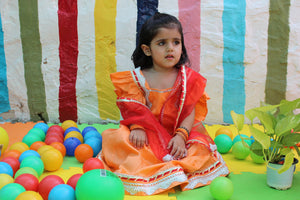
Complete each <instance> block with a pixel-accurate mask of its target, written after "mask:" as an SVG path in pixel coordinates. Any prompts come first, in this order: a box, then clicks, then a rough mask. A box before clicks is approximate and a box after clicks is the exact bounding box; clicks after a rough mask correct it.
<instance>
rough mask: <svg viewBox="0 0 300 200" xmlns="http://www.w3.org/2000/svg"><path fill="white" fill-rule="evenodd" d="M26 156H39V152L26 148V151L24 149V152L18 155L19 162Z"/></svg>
mask: <svg viewBox="0 0 300 200" xmlns="http://www.w3.org/2000/svg"><path fill="white" fill-rule="evenodd" d="M28 156H36V157H38V158H40V157H41V156H40V154H39V153H38V152H36V151H34V150H27V151H24V152H23V153H22V154H21V155H20V157H19V161H20V163H21V162H22V160H23V159H24V158H26V157H28Z"/></svg>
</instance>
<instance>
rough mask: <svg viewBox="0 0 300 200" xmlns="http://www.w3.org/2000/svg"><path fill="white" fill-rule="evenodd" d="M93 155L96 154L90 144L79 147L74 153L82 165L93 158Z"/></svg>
mask: <svg viewBox="0 0 300 200" xmlns="http://www.w3.org/2000/svg"><path fill="white" fill-rule="evenodd" d="M93 154H94V151H93V149H92V147H91V146H90V145H88V144H80V145H78V146H77V147H76V149H75V152H74V156H75V158H76V159H77V160H78V161H79V162H81V163H83V162H85V161H86V160H87V159H89V158H92V157H93Z"/></svg>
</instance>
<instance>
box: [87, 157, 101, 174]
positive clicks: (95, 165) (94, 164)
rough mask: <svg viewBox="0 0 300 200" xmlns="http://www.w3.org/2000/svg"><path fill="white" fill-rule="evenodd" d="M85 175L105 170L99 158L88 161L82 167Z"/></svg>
mask: <svg viewBox="0 0 300 200" xmlns="http://www.w3.org/2000/svg"><path fill="white" fill-rule="evenodd" d="M82 169H83V173H85V172H87V171H90V170H93V169H104V164H103V163H102V161H101V160H99V159H98V158H89V159H87V160H86V161H85V162H84V163H83V166H82Z"/></svg>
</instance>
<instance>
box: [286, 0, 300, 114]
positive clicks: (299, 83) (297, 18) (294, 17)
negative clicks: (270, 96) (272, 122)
mask: <svg viewBox="0 0 300 200" xmlns="http://www.w3.org/2000/svg"><path fill="white" fill-rule="evenodd" d="M299 11H300V1H299V0H291V7H290V17H289V24H290V36H289V38H290V39H289V51H288V66H287V68H288V71H287V77H288V79H287V88H286V99H287V100H290V101H291V100H294V99H297V98H299V97H300V50H299V49H300V15H299ZM299 111H300V110H299Z"/></svg>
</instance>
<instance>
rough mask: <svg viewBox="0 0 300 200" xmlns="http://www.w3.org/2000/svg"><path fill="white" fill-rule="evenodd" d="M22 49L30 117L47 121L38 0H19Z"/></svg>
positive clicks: (34, 119)
mask: <svg viewBox="0 0 300 200" xmlns="http://www.w3.org/2000/svg"><path fill="white" fill-rule="evenodd" d="M19 16H20V28H21V40H22V50H23V59H24V68H25V80H26V86H27V95H28V106H29V110H30V118H31V120H33V121H37V120H41V119H42V120H46V121H48V113H47V109H46V95H45V87H44V80H43V74H42V70H41V63H42V48H41V43H40V34H39V22H38V1H37V0H27V1H22V0H19Z"/></svg>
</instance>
